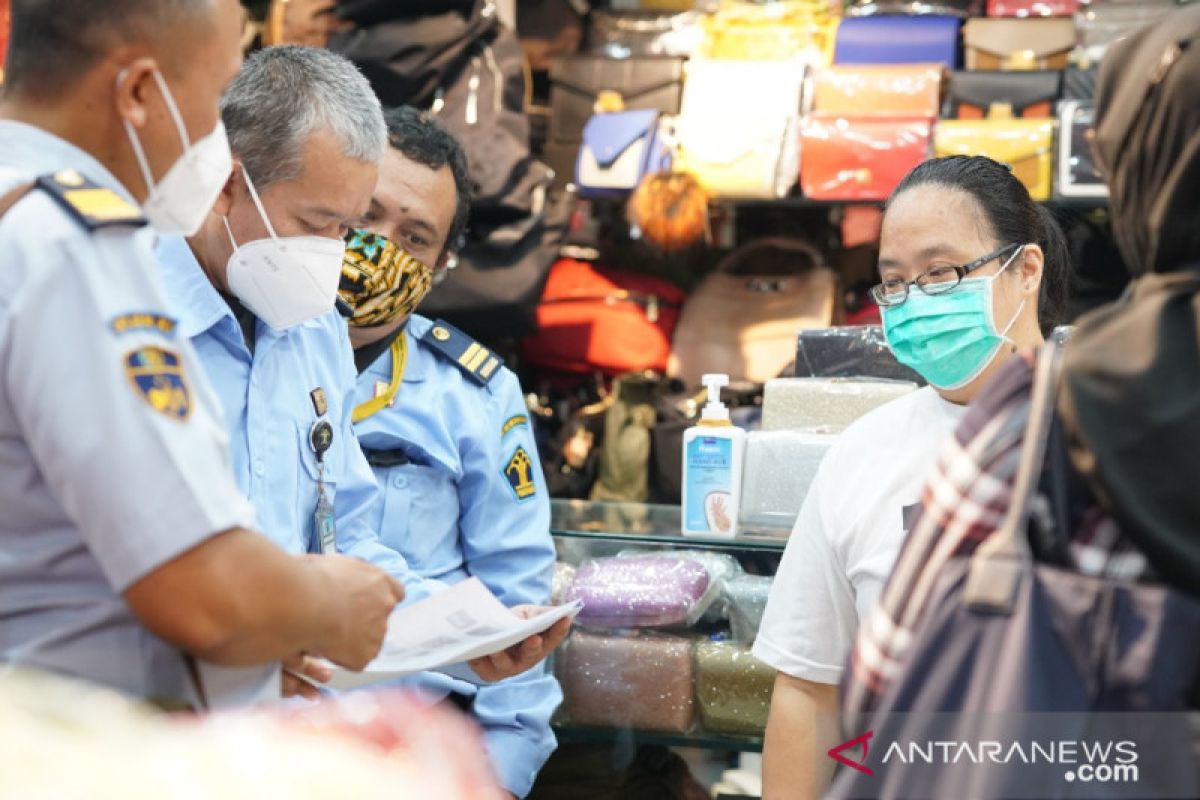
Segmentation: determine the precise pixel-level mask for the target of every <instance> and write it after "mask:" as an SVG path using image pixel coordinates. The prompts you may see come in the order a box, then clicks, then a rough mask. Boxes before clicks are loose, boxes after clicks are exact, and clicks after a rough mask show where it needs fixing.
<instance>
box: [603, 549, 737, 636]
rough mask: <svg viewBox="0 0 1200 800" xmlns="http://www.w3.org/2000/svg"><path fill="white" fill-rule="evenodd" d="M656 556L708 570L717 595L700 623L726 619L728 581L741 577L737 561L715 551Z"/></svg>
mask: <svg viewBox="0 0 1200 800" xmlns="http://www.w3.org/2000/svg"><path fill="white" fill-rule="evenodd" d="M655 554H656V555H661V556H676V557H678V558H690V559H692V560H693V561H695V562H697V563H698V564H701V565H702V566H703V567H704V568H705V569H707V570H708V574H709V576H710V577H711V578H712V580H713V583H714V584H715V589H716V593H717V598H716V600H714V601H713V603H712V604H711V605H710V606H709V607H708V610H707V611H705V612H704V615H703V616H702V617H701V618H700V621H701V622H721V621H722V620H725V619H728V618H729V615H728V595H727V590H728V588H729V583H730V581H733V580H736V579H737V578H738V577H740V576H741V575H743V574H744V573H743V572H742V565H741V564H739V563H738V560H737V559H736V558H734V557H733V556H731V555H729V554H728V553H721V552H718V551H716V550H658V551H655ZM644 555H647V552H646V551H645V550H632V549H631V550H622V551H621V552H620V553H617V557H618V558H630V557H638V556H644Z"/></svg>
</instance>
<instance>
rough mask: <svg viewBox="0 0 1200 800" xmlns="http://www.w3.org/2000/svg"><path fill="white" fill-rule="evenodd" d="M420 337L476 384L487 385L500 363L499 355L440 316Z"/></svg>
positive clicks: (501, 360)
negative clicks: (440, 318)
mask: <svg viewBox="0 0 1200 800" xmlns="http://www.w3.org/2000/svg"><path fill="white" fill-rule="evenodd" d="M421 341H422V342H424V343H425V344H427V345H428V346H429V347H431V348H433V350H434V351H435V352H437V353H438V354H439V355H441V356H443V357H445V358H448V359H450V360H451V361H453V362H454V363H455V365H457V366H458V368H459V369H461V370H462V371H463V372H464V373H465V374H466V376H467V378H469V379H470V380H472V381H474V382H475V383H477V384H479V385H480V386H487V385H488V383H490V382H491V380H492V378H494V377H496V373H498V372H499V371H500V367H501V366H502V365H503V364H504V361H503V359H501V358H500V356H498V355H496V354H495V353H493V352H492V351H491V350H489V349H488V348H486V347H484V346H483V345H481V344H480V343H479V342H477V341H475V340H474V339H472V338H471V337H470V336H467V335H466V334H465V333H463V332H462V331H460V330H459V329H458V328H456V327H454V326H453V325H451V324H450V323H448V322H443V321H442V320H438V321H437V322H435V323H433V327H432V328H430V329H429V331H428V332H427V333H426V334H425V335H424V336H422V337H421Z"/></svg>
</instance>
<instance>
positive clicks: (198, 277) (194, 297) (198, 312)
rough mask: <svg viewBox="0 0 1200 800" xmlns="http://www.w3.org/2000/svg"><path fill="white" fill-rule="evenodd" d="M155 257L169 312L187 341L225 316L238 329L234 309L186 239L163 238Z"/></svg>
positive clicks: (180, 237)
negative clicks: (160, 272) (168, 300)
mask: <svg viewBox="0 0 1200 800" xmlns="http://www.w3.org/2000/svg"><path fill="white" fill-rule="evenodd" d="M155 255H156V256H157V257H158V263H159V264H160V265H161V266H162V273H163V280H164V281H165V282H166V286H167V295H168V296H169V297H170V298H171V306H172V310H173V311H174V312H175V313H176V314H178V315H179V333H180V335H182V336H185V337H187V338H189V339H191V338H193V337H196V336H199V335H200V334H201V333H204V332H205V331H207V330H209V329H210V328H212V327H213V326H214V325H216V324H217V323H218V322H220V321H221V319H222V318H224V317H228V318H229V321H230V322H232V323H233V324H234V326H235V327H236V326H237V320H236V319H235V318H234V316H233V310H232V309H230V308H229V304H228V303H226V302H225V300H224V299H223V298H222V297H221V295H220V293H219V292H218V291H217V289H216V287H215V286H213V285H212V281H210V280H209V279H208V275H207V274H205V272H204V268H203V267H201V266H200V262H199V261H198V260H197V259H196V255H195V253H193V252H192V248H191V247H189V246H188V243H187V240H185V239H184V238H183V237H182V236H164V237H162V238H161V239H160V240H159V242H158V248H157V250H156V251H155ZM239 330H240V328H239Z"/></svg>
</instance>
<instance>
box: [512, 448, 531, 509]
mask: <svg viewBox="0 0 1200 800" xmlns="http://www.w3.org/2000/svg"><path fill="white" fill-rule="evenodd" d="M504 477H505V478H507V479H508V485H509V486H511V487H512V490H513V495H515V496H516V498H517V501H518V502H523V501H525V500H528V499H530V498H531V497H533V496H534V495H536V494H537V484H536V483H534V482H533V459H532V458H530V457H529V453H527V452H525V448H524V447H518V448H517V449H516V450H515V451H514V452H513V454H512V458H510V459H509V460H508V466H506V467H505V468H504Z"/></svg>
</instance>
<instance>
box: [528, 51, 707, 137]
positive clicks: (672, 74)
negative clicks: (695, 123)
mask: <svg viewBox="0 0 1200 800" xmlns="http://www.w3.org/2000/svg"><path fill="white" fill-rule="evenodd" d="M683 63H684V59H682V58H674V57H670V56H662V57H655V56H645V57H641V58H623V59H612V58H603V57H601V56H567V57H564V58H560V59H558V60H556V61H555V62H554V64H553V65H552V66H551V67H550V139H551V140H552V141H554V142H560V143H564V144H574V145H578V144H579V143H580V142H581V141H582V140H583V128H584V126H585V125H586V124H587V121H588V120H589V119H591V117H592V114H593V113H594V111H593V107H594V106H595V104H596V97H597V96H598V95H599V94H600V93H601V92H615V93H617V94H619V95H620V96H621V98H622V100H624V103H625V108H626V109H635V108H653V109H658V110H659V111H661V112H663V113H664V114H678V113H679V101H680V99H681V97H682V96H683Z"/></svg>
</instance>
